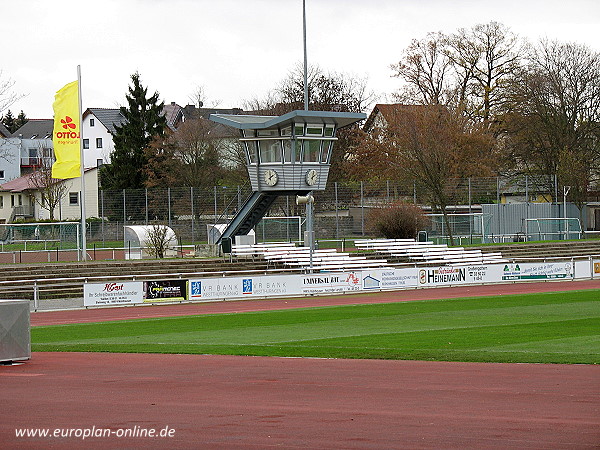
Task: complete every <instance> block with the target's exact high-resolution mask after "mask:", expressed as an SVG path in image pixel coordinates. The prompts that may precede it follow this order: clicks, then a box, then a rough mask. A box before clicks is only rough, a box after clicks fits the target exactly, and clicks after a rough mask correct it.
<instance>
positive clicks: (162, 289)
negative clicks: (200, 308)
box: [144, 280, 187, 303]
mask: <svg viewBox="0 0 600 450" xmlns="http://www.w3.org/2000/svg"><path fill="white" fill-rule="evenodd" d="M185 300H187V280H157V281H144V302H145V303H154V302H172V301H185Z"/></svg>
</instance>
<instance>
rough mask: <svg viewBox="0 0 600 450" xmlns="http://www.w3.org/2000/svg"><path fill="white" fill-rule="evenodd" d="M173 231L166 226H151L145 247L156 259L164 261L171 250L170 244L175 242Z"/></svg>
mask: <svg viewBox="0 0 600 450" xmlns="http://www.w3.org/2000/svg"><path fill="white" fill-rule="evenodd" d="M173 237H174V234H173V231H172V230H171V229H170V228H169V227H167V226H165V225H156V224H155V225H151V226H150V228H149V229H148V234H147V237H146V241H145V242H144V247H146V250H147V251H148V253H149V254H150V255H151V256H153V257H154V258H158V259H162V258H164V257H165V255H166V253H167V250H168V249H169V243H170V242H171V241H172V240H173Z"/></svg>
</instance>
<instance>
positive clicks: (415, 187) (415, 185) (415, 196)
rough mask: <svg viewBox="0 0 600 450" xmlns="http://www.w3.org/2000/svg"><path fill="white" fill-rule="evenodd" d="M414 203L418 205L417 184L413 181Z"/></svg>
mask: <svg viewBox="0 0 600 450" xmlns="http://www.w3.org/2000/svg"><path fill="white" fill-rule="evenodd" d="M413 203H414V204H415V206H416V205H417V182H416V181H413Z"/></svg>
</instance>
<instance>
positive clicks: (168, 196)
mask: <svg viewBox="0 0 600 450" xmlns="http://www.w3.org/2000/svg"><path fill="white" fill-rule="evenodd" d="M167 211H168V214H169V228H171V226H172V224H171V187H168V188H167Z"/></svg>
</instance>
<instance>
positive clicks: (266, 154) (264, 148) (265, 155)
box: [258, 140, 281, 163]
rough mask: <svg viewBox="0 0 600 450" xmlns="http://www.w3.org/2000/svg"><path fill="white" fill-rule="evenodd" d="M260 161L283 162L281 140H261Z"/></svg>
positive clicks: (259, 144)
mask: <svg viewBox="0 0 600 450" xmlns="http://www.w3.org/2000/svg"><path fill="white" fill-rule="evenodd" d="M258 146H259V148H260V162H261V163H276V162H279V163H280V162H281V141H279V140H269V141H259V142H258Z"/></svg>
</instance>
